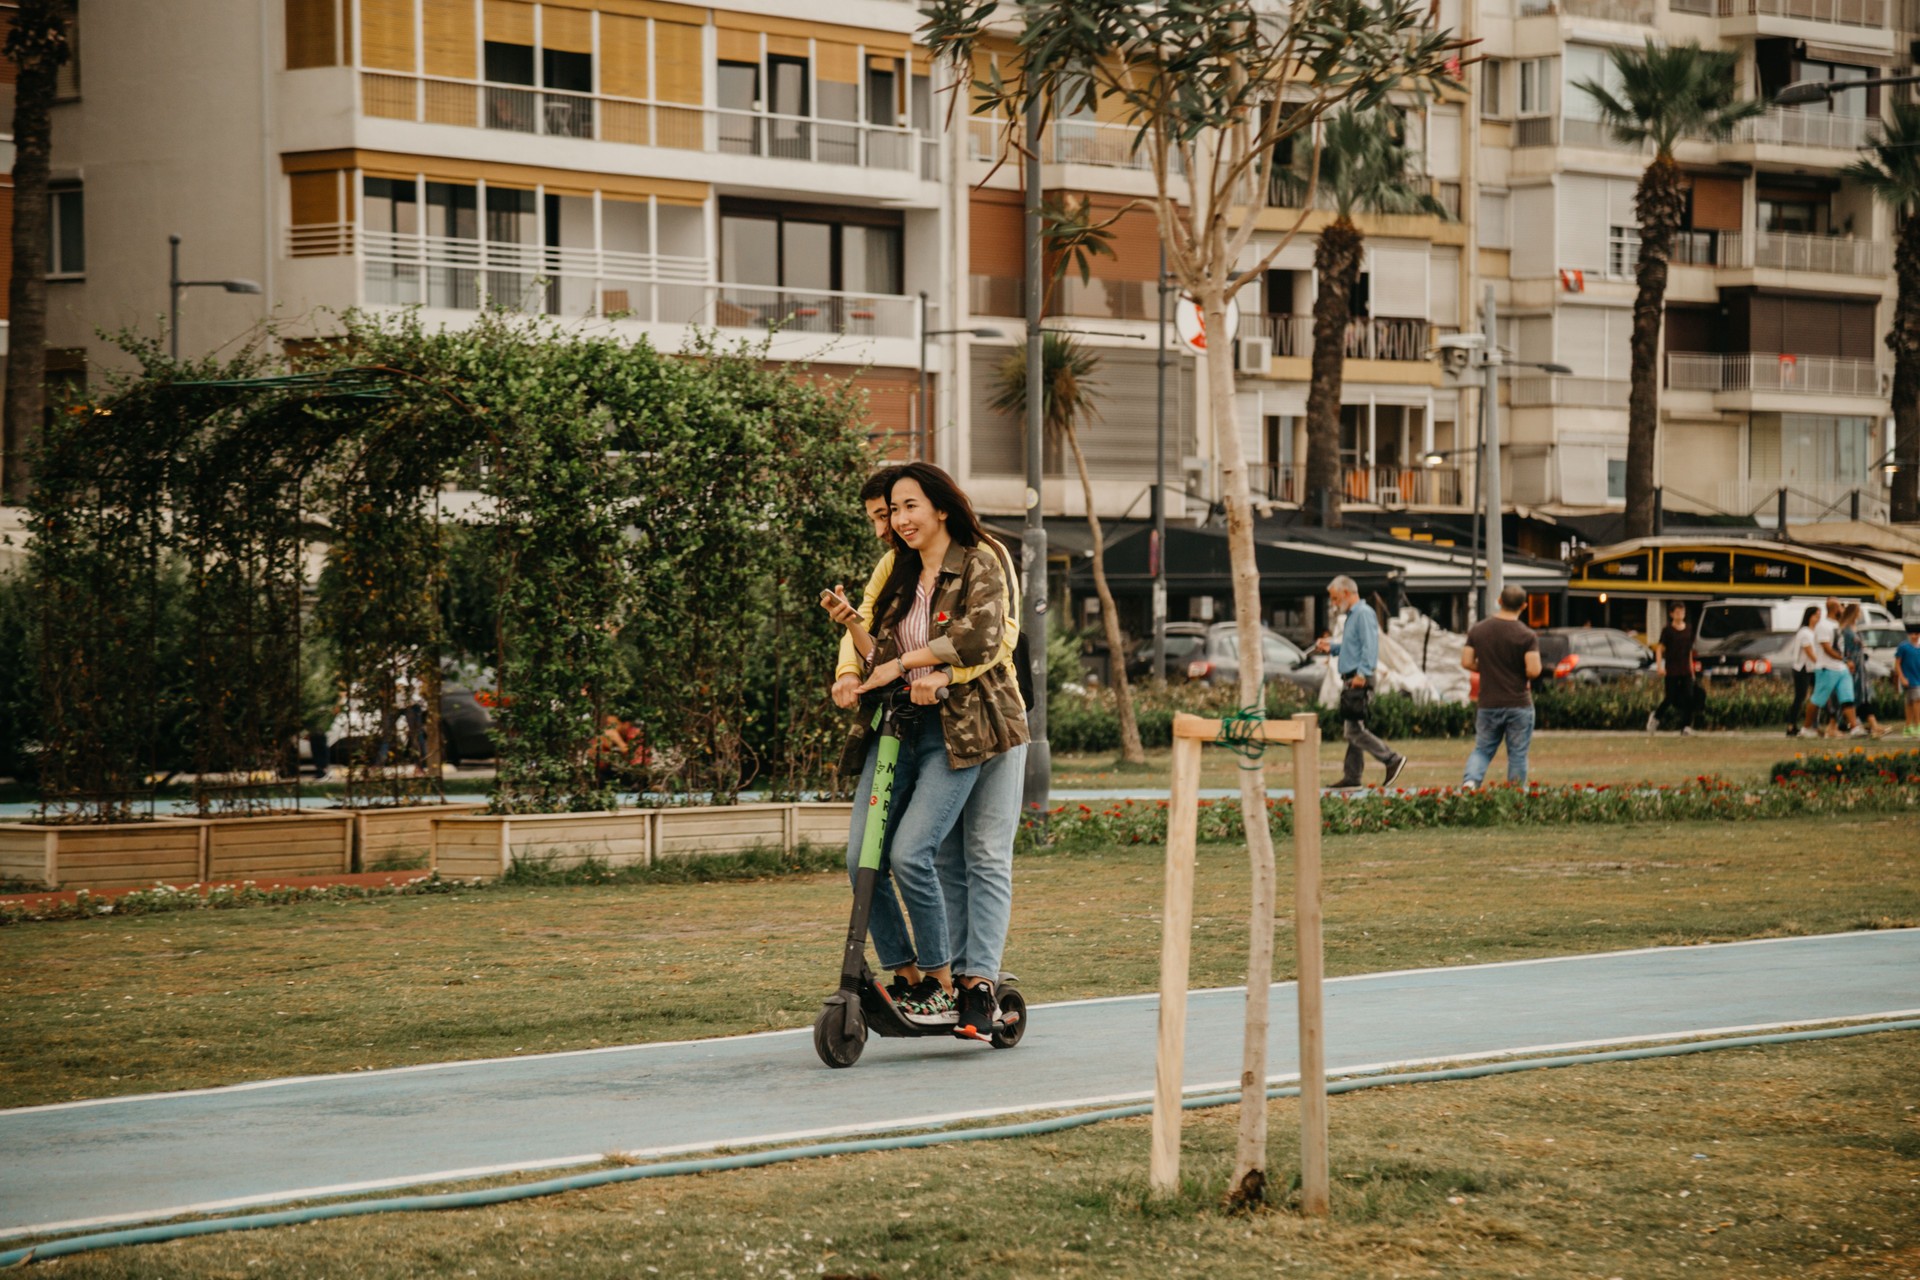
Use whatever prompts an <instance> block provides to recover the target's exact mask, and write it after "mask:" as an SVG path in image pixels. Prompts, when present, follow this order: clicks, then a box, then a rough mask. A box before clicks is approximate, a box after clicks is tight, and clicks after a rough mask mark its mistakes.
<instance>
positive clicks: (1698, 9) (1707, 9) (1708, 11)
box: [1667, 0, 1715, 18]
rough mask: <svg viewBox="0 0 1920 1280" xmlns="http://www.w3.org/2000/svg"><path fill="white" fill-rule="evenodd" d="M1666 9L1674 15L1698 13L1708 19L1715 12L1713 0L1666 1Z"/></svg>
mask: <svg viewBox="0 0 1920 1280" xmlns="http://www.w3.org/2000/svg"><path fill="white" fill-rule="evenodd" d="M1667 7H1668V8H1669V9H1672V10H1673V11H1674V12H1675V13H1698V14H1703V15H1705V16H1707V17H1709V18H1710V17H1712V16H1713V14H1714V11H1715V7H1714V0H1667Z"/></svg>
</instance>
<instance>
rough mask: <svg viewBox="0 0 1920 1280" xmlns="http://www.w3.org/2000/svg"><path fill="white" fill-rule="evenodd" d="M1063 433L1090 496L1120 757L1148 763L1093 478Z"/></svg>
mask: <svg viewBox="0 0 1920 1280" xmlns="http://www.w3.org/2000/svg"><path fill="white" fill-rule="evenodd" d="M1063 434H1065V436H1066V437H1067V447H1068V448H1069V449H1072V450H1073V465H1074V466H1075V467H1077V468H1079V470H1080V489H1081V492H1083V493H1085V494H1086V496H1087V533H1088V534H1089V535H1090V536H1091V537H1092V538H1093V590H1094V593H1095V594H1096V595H1098V596H1099V597H1100V621H1101V624H1102V628H1103V629H1104V630H1105V631H1106V633H1107V654H1108V659H1107V675H1108V678H1109V680H1110V681H1111V683H1112V685H1113V713H1114V714H1115V715H1116V716H1118V717H1119V718H1120V757H1121V759H1123V760H1125V761H1126V762H1127V763H1128V764H1145V763H1146V762H1147V751H1146V748H1145V747H1143V746H1141V745H1140V725H1139V723H1138V722H1137V721H1136V720H1135V719H1134V718H1133V689H1132V687H1131V686H1129V685H1128V684H1127V649H1126V643H1127V641H1126V637H1125V636H1123V635H1121V634H1120V615H1119V614H1118V613H1116V612H1115V611H1114V608H1113V592H1112V591H1110V590H1108V589H1107V550H1106V546H1105V544H1104V543H1103V541H1102V536H1101V533H1100V517H1099V516H1098V515H1096V514H1095V513H1094V509H1093V478H1092V477H1091V476H1089V475H1088V474H1087V457H1086V455H1085V454H1084V453H1082V452H1081V451H1080V435H1079V433H1078V432H1076V431H1075V430H1074V429H1073V427H1072V426H1071V425H1068V427H1067V429H1066V431H1065V432H1064V433H1063Z"/></svg>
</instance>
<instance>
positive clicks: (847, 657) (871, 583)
mask: <svg viewBox="0 0 1920 1280" xmlns="http://www.w3.org/2000/svg"><path fill="white" fill-rule="evenodd" d="M994 545H995V546H999V544H998V542H996V543H995V544H994ZM1001 551H1002V554H1001V556H1000V567H1001V568H1002V569H1004V570H1005V571H1006V578H1007V592H1006V595H1005V596H1004V597H1002V599H1003V600H1004V602H1005V604H1006V612H1007V620H1006V625H1005V626H1004V627H1003V628H1002V629H1001V632H1000V661H999V662H998V663H991V662H989V663H984V664H982V665H980V666H977V667H954V668H953V669H952V672H951V674H952V677H953V683H954V684H965V683H966V682H967V681H969V680H972V679H975V678H977V677H978V676H980V675H981V674H982V673H983V672H986V671H988V670H990V669H991V668H993V667H995V666H1002V667H1005V668H1006V669H1007V674H1008V675H1010V676H1015V677H1016V679H1017V678H1018V677H1017V674H1016V672H1015V671H1014V667H1013V647H1014V646H1015V645H1016V644H1018V643H1019V642H1020V609H1019V607H1018V602H1017V601H1016V600H1015V599H1014V584H1015V583H1016V582H1018V581H1019V577H1018V575H1017V574H1015V573H1014V571H1013V564H1012V558H1011V557H1010V556H1008V555H1006V554H1004V552H1005V548H1001ZM892 572H893V551H892V549H888V551H887V553H886V554H885V555H883V556H881V557H880V563H879V564H876V565H875V566H873V573H872V575H871V576H870V577H868V579H867V586H866V590H865V592H864V593H863V594H862V595H861V597H860V621H861V622H862V623H863V624H864V625H865V626H866V628H867V630H869V631H871V630H873V602H874V600H875V598H876V597H878V596H879V594H880V589H881V588H882V587H884V586H886V585H887V575H888V574H890V573H892ZM866 673H867V670H866V665H865V664H864V663H862V662H861V661H860V655H859V654H857V653H855V652H854V651H853V637H852V636H851V635H848V634H847V633H846V632H844V631H843V632H841V633H840V662H839V665H838V666H836V667H834V669H833V677H834V679H836V680H838V679H839V678H840V677H841V676H865V675H866Z"/></svg>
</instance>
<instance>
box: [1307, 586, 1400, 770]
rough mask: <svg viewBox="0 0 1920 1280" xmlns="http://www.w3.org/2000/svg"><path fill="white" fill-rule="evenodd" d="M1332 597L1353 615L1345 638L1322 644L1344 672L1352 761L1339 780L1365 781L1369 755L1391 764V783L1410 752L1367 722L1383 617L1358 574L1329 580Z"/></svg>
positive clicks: (1343, 715) (1343, 718)
mask: <svg viewBox="0 0 1920 1280" xmlns="http://www.w3.org/2000/svg"><path fill="white" fill-rule="evenodd" d="M1327 599H1328V600H1330V601H1332V602H1333V607H1334V608H1335V609H1340V610H1344V611H1345V612H1346V615H1347V625H1346V629H1345V630H1344V631H1342V632H1341V635H1340V643H1339V644H1334V643H1332V642H1331V641H1329V640H1328V639H1327V638H1326V637H1325V636H1322V637H1321V638H1320V640H1319V642H1318V644H1317V646H1316V647H1317V648H1318V649H1319V650H1320V652H1322V653H1331V654H1332V655H1333V656H1334V658H1335V659H1336V666H1335V670H1336V671H1338V672H1339V674H1340V724H1341V731H1342V733H1343V735H1344V736H1345V737H1346V740H1347V765H1346V768H1345V769H1343V770H1341V774H1340V781H1339V782H1337V783H1336V784H1334V785H1336V786H1339V787H1360V786H1365V785H1366V782H1365V780H1364V779H1363V778H1362V777H1361V774H1362V772H1363V771H1364V770H1365V769H1366V765H1367V760H1366V757H1367V756H1372V757H1373V758H1374V759H1375V760H1378V761H1379V762H1380V763H1381V764H1383V765H1385V766H1386V769H1387V776H1386V780H1385V781H1384V782H1382V783H1381V785H1382V786H1383V787H1390V786H1392V785H1393V784H1394V783H1395V782H1397V781H1399V778H1400V775H1401V774H1402V773H1404V772H1405V771H1406V768H1407V758H1406V757H1405V756H1403V755H1400V754H1399V753H1397V752H1395V751H1394V749H1393V748H1392V747H1389V746H1388V745H1387V744H1386V743H1384V742H1382V741H1380V739H1379V738H1378V737H1376V736H1375V735H1374V732H1373V731H1372V730H1371V729H1369V728H1367V711H1368V709H1369V707H1370V706H1371V705H1372V702H1373V673H1374V670H1375V668H1377V667H1378V666H1379V665H1380V619H1378V618H1376V617H1375V616H1374V613H1373V606H1372V605H1370V604H1368V603H1367V602H1366V601H1365V600H1362V599H1361V598H1360V590H1359V588H1358V587H1356V586H1355V585H1354V581H1353V579H1352V578H1349V577H1347V576H1346V575H1345V574H1342V575H1341V576H1340V577H1338V578H1335V579H1334V580H1333V581H1332V582H1330V583H1328V584H1327ZM1362 753H1364V754H1362Z"/></svg>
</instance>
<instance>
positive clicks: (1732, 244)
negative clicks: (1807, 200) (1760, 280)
mask: <svg viewBox="0 0 1920 1280" xmlns="http://www.w3.org/2000/svg"><path fill="white" fill-rule="evenodd" d="M1722 238H1723V239H1724V240H1725V241H1727V243H1728V246H1729V252H1728V255H1727V265H1731V266H1742V267H1766V268H1771V269H1773V270H1776V271H1818V272H1824V273H1826V274H1828V275H1839V276H1884V275H1886V274H1887V266H1888V253H1887V246H1886V245H1885V244H1880V243H1876V242H1875V241H1872V240H1862V239H1860V238H1858V237H1855V236H1813V235H1804V234H1801V233H1799V232H1792V231H1762V232H1760V233H1759V234H1757V235H1755V236H1753V237H1752V242H1751V244H1749V243H1748V238H1747V237H1746V236H1744V235H1741V234H1739V233H1737V232H1731V231H1729V232H1724V233H1722Z"/></svg>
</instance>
